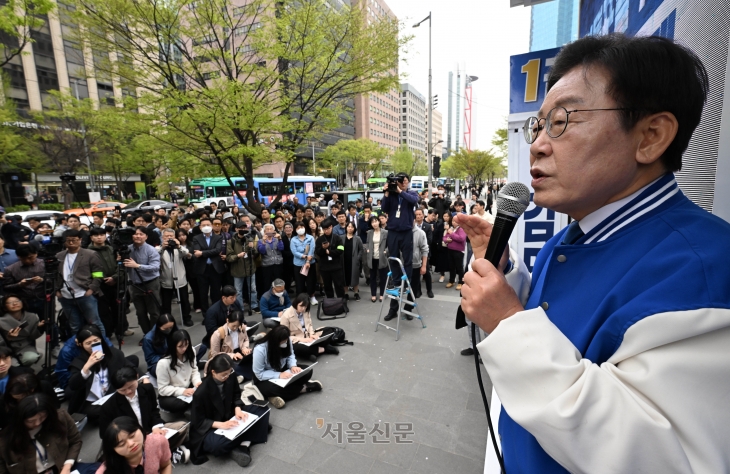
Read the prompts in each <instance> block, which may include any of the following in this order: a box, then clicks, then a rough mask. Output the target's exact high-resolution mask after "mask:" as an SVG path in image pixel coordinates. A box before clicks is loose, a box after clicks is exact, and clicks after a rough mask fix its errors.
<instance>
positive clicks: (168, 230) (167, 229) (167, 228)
mask: <svg viewBox="0 0 730 474" xmlns="http://www.w3.org/2000/svg"><path fill="white" fill-rule="evenodd" d="M162 233H163V234H170V233H172V234H174V233H175V229H170V228H169V227H166V228H164V229H162Z"/></svg>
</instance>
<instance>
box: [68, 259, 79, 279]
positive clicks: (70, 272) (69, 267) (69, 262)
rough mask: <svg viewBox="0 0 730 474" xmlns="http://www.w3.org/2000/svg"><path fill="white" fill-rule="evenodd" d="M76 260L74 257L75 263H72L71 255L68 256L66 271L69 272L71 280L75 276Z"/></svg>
mask: <svg viewBox="0 0 730 474" xmlns="http://www.w3.org/2000/svg"><path fill="white" fill-rule="evenodd" d="M76 258H78V256H77V257H74V259H73V262H72V261H71V254H66V270H68V277H69V280H70V279H71V277H72V276H73V269H74V263H76Z"/></svg>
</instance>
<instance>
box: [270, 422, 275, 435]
mask: <svg viewBox="0 0 730 474" xmlns="http://www.w3.org/2000/svg"><path fill="white" fill-rule="evenodd" d="M273 429H274V427H273V426H271V423H269V433H271V430H273Z"/></svg>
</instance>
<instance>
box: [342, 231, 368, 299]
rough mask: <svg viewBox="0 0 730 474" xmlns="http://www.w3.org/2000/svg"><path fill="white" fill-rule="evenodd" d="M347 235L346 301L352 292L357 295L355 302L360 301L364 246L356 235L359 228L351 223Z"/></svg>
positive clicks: (344, 257)
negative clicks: (348, 292) (349, 291)
mask: <svg viewBox="0 0 730 474" xmlns="http://www.w3.org/2000/svg"><path fill="white" fill-rule="evenodd" d="M345 229H346V230H347V234H345V237H344V241H345V250H344V252H343V254H342V255H343V262H344V272H343V276H344V277H345V286H344V290H343V291H344V292H345V299H349V295H348V294H347V291H348V290H352V291H353V293H355V295H354V298H355V301H360V265H361V263H362V254H363V245H362V241H361V240H360V237H358V236H357V235H355V234H356V232H357V228H356V226H355V224H354V223H353V222H352V221H350V222H348V223H347V226H346V228H345Z"/></svg>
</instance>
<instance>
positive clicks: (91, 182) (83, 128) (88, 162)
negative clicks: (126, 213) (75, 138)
mask: <svg viewBox="0 0 730 474" xmlns="http://www.w3.org/2000/svg"><path fill="white" fill-rule="evenodd" d="M72 80H73V83H74V93H75V94H76V101H77V102H78V101H79V85H78V81H77V80H76V79H72ZM81 138H82V140H83V142H84V155H85V156H86V167H87V168H88V169H89V187H90V188H91V190H92V191H96V188H95V186H94V176H93V175H92V174H91V160H90V159H89V146H88V145H87V144H86V125H84V121H83V120H82V121H81Z"/></svg>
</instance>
